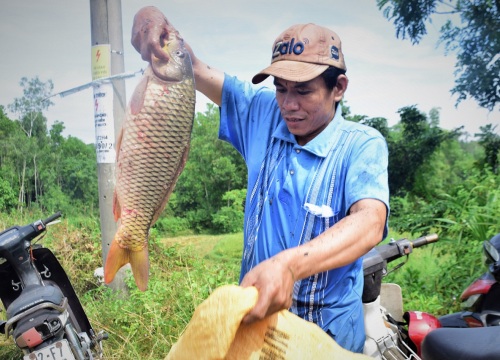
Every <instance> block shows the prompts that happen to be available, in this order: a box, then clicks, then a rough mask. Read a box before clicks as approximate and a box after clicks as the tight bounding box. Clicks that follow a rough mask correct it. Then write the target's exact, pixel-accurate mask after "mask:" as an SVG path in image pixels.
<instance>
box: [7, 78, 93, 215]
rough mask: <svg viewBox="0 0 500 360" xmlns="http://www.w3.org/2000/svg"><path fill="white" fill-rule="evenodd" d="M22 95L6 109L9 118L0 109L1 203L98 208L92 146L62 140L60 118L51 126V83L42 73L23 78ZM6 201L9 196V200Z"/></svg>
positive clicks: (47, 207) (67, 207) (45, 207)
mask: <svg viewBox="0 0 500 360" xmlns="http://www.w3.org/2000/svg"><path fill="white" fill-rule="evenodd" d="M20 85H21V86H22V87H23V96H22V97H20V98H16V99H14V102H13V103H12V104H10V105H9V106H8V108H9V109H10V110H11V111H12V112H13V113H14V114H15V115H17V116H19V117H18V118H17V119H16V120H11V119H9V118H8V117H7V115H6V114H5V111H4V110H5V108H4V107H3V106H1V107H0V175H1V179H2V185H1V187H2V190H1V191H0V192H1V193H2V195H0V197H3V199H4V201H3V204H4V205H3V206H4V207H5V206H7V205H6V204H8V205H9V206H10V207H11V206H12V199H11V198H12V193H15V194H17V195H16V199H15V204H16V205H17V206H18V207H19V208H20V209H23V208H26V207H40V208H43V209H46V210H47V211H49V210H50V211H55V210H64V211H65V213H66V214H68V213H71V212H75V211H76V209H81V208H82V207H85V208H86V209H94V208H96V206H95V205H96V203H97V172H96V166H97V165H96V156H95V148H94V146H93V145H86V144H84V143H83V142H82V141H81V140H79V139H77V138H72V137H69V138H68V139H66V138H64V136H63V135H62V132H63V130H64V124H63V123H62V122H60V121H56V122H55V123H54V124H53V125H52V126H51V128H50V129H47V119H46V118H45V116H44V115H43V112H44V111H45V110H47V109H48V107H49V106H50V105H51V102H50V100H49V99H48V97H49V96H50V94H51V91H52V88H53V85H52V82H51V81H50V80H49V81H48V82H46V83H44V82H42V81H41V80H40V79H39V78H38V77H35V78H33V79H27V78H22V79H21V82H20ZM6 199H9V200H8V202H7V200H6Z"/></svg>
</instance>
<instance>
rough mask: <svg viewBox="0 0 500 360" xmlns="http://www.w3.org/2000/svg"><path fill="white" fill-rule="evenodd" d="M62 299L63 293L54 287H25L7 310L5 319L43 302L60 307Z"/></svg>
mask: <svg viewBox="0 0 500 360" xmlns="http://www.w3.org/2000/svg"><path fill="white" fill-rule="evenodd" d="M63 298H64V295H63V293H62V292H61V290H60V289H59V288H57V287H55V286H42V285H29V286H26V287H25V288H24V289H23V290H22V292H21V295H19V296H18V297H17V298H16V299H15V300H14V301H13V302H12V303H11V304H10V305H9V307H8V308H7V319H10V318H12V317H13V316H16V315H17V314H19V313H21V312H23V311H26V310H28V309H30V308H32V307H34V306H36V305H38V304H41V303H44V302H50V303H52V304H55V305H61V303H62V300H63Z"/></svg>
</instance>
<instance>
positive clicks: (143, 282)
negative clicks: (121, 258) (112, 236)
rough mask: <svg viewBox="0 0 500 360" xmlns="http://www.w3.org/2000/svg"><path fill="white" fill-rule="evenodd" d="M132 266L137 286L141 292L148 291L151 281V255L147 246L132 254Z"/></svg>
mask: <svg viewBox="0 0 500 360" xmlns="http://www.w3.org/2000/svg"><path fill="white" fill-rule="evenodd" d="M130 266H131V267H132V273H133V274H134V279H135V284H136V285H137V287H138V288H139V290H141V291H146V289H147V287H148V280H149V253H148V247H147V246H145V247H144V248H143V249H142V250H140V251H131V252H130Z"/></svg>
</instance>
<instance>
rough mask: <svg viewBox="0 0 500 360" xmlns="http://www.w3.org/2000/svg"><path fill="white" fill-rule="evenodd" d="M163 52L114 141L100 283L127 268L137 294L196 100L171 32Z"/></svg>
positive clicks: (184, 55) (186, 59)
mask: <svg viewBox="0 0 500 360" xmlns="http://www.w3.org/2000/svg"><path fill="white" fill-rule="evenodd" d="M163 50H164V51H165V52H166V53H167V55H168V57H169V60H168V61H164V60H159V59H158V58H156V57H154V56H153V59H152V61H151V64H150V65H149V66H148V68H147V69H146V70H145V72H144V76H143V78H142V80H141V82H140V83H139V84H138V85H137V87H136V89H135V91H134V94H133V95H132V98H131V100H130V103H129V106H128V108H127V113H126V118H125V121H124V123H123V127H122V130H121V133H120V135H119V137H118V140H117V146H116V148H117V158H116V185H115V192H114V198H113V213H114V217H115V221H118V219H120V220H121V221H120V223H119V226H118V229H117V232H116V234H115V236H114V238H113V241H112V243H111V246H110V249H109V252H108V255H107V258H106V262H105V266H104V281H105V282H106V283H110V282H111V281H112V280H113V279H114V277H115V275H116V272H117V271H118V270H119V269H120V268H121V267H122V266H123V265H125V264H127V263H130V265H131V268H132V273H133V275H134V278H135V282H136V284H137V287H138V288H139V289H140V290H142V291H144V290H146V288H147V284H148V278H149V254H148V236H149V229H150V227H151V226H152V225H153V224H154V223H155V222H156V220H157V219H158V217H159V216H160V214H161V213H162V211H163V209H164V208H165V206H166V204H167V202H168V199H169V197H170V194H171V193H172V191H173V190H174V187H175V184H176V182H177V179H178V177H179V175H180V174H181V172H182V170H183V169H184V165H185V163H186V160H187V157H188V152H189V143H190V138H191V130H192V127H193V119H194V109H195V100H196V95H195V84H194V75H193V69H192V65H191V58H190V56H189V53H188V51H187V50H186V49H185V47H184V42H183V40H182V38H181V37H180V36H179V34H178V33H177V32H171V33H169V35H168V37H167V38H166V39H165V45H164V46H163ZM153 68H154V71H153ZM157 74H158V76H157ZM159 76H161V78H160V77H159Z"/></svg>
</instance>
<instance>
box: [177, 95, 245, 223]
mask: <svg viewBox="0 0 500 360" xmlns="http://www.w3.org/2000/svg"><path fill="white" fill-rule="evenodd" d="M218 124H219V110H218V108H217V107H216V106H215V105H213V104H208V105H207V111H206V112H205V113H203V114H202V113H197V114H196V118H195V122H194V126H193V133H192V136H191V148H190V152H189V159H188V161H187V163H186V167H185V168H184V171H183V172H182V174H181V175H180V177H179V181H178V182H177V185H176V188H175V191H174V195H175V201H173V202H169V204H168V209H167V211H168V212H170V211H172V212H173V215H174V216H177V217H180V218H187V219H189V222H190V224H191V226H192V228H193V229H195V230H200V231H201V230H208V229H214V228H215V227H218V228H220V224H215V223H214V215H215V214H217V212H218V211H219V210H220V209H221V208H222V207H224V206H227V207H232V209H233V210H234V206H231V204H232V202H233V201H234V200H232V199H231V198H230V195H228V197H226V198H224V194H226V193H228V192H231V191H232V190H240V189H245V188H246V166H245V163H244V161H243V158H242V157H241V155H240V154H239V153H238V152H237V151H236V150H235V149H234V148H233V147H232V146H231V145H229V144H228V143H226V142H225V141H221V140H219V139H218V128H219V125H218ZM174 207H175V208H174ZM219 215H220V214H219ZM226 215H227V213H226ZM217 219H219V220H220V219H221V217H220V216H219V217H218V218H217Z"/></svg>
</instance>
